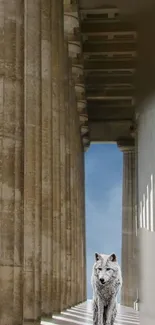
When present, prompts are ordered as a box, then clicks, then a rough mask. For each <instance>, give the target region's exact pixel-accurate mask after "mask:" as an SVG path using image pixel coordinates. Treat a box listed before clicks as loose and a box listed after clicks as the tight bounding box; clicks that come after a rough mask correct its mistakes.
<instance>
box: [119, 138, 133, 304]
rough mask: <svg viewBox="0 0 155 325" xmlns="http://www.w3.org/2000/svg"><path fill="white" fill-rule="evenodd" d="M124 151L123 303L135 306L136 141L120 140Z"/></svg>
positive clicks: (120, 145)
mask: <svg viewBox="0 0 155 325" xmlns="http://www.w3.org/2000/svg"><path fill="white" fill-rule="evenodd" d="M118 146H119V148H120V149H121V151H123V202H122V275H123V285H122V294H121V304H122V305H125V306H129V307H133V305H134V301H135V298H136V288H135V267H134V263H135V262H134V254H135V239H136V225H135V148H134V141H132V140H131V141H130V140H126V141H125V140H124V141H119V142H118Z"/></svg>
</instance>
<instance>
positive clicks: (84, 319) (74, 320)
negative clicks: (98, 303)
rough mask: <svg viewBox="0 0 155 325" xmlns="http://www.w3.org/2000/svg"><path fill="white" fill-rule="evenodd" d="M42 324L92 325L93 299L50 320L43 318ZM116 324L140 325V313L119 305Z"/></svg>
mask: <svg viewBox="0 0 155 325" xmlns="http://www.w3.org/2000/svg"><path fill="white" fill-rule="evenodd" d="M41 324H42V325H50V324H55V325H92V301H91V300H88V301H86V302H84V303H82V304H80V305H77V306H75V307H73V308H71V309H67V310H66V311H64V312H62V313H61V314H60V315H56V316H53V318H52V319H51V320H50V319H49V320H47V319H46V321H45V320H42V322H41ZM115 324H116V325H138V324H140V323H139V314H138V312H136V311H134V310H133V309H132V308H128V307H122V306H119V307H118V314H117V319H116V321H115Z"/></svg>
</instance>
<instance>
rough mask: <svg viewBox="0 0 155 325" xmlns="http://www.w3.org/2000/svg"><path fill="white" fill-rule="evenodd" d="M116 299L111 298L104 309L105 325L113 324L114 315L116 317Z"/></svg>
mask: <svg viewBox="0 0 155 325" xmlns="http://www.w3.org/2000/svg"><path fill="white" fill-rule="evenodd" d="M115 310H116V299H112V300H111V301H110V303H109V305H108V306H107V311H106V323H105V324H106V325H113V323H114V320H115V317H116V313H115Z"/></svg>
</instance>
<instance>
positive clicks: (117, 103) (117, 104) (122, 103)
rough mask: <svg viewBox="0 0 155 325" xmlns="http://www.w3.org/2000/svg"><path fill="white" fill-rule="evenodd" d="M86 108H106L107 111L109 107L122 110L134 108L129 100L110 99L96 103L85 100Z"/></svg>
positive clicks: (96, 101) (95, 101)
mask: <svg viewBox="0 0 155 325" xmlns="http://www.w3.org/2000/svg"><path fill="white" fill-rule="evenodd" d="M87 106H88V107H90V108H91V107H99V108H104V107H106V108H107V109H109V108H110V107H114V108H124V107H134V105H133V103H132V101H131V100H130V99H118V98H117V99H115V100H114V99H112V100H106V99H104V100H102V101H98V100H95V99H94V100H90V99H88V100H87Z"/></svg>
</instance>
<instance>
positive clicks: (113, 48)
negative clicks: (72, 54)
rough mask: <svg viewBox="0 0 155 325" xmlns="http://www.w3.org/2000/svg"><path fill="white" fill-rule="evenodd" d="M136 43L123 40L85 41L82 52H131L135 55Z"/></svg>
mask: <svg viewBox="0 0 155 325" xmlns="http://www.w3.org/2000/svg"><path fill="white" fill-rule="evenodd" d="M136 49H137V45H136V44H135V43H125V42H120V43H117V42H102V43H95V44H94V43H91V42H87V41H86V42H85V43H84V44H83V51H84V53H88V54H93V53H94V54H97V53H99V54H101V53H109V52H110V53H124V54H125V53H126V52H127V53H133V54H134V55H136V53H135V52H136Z"/></svg>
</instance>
